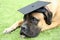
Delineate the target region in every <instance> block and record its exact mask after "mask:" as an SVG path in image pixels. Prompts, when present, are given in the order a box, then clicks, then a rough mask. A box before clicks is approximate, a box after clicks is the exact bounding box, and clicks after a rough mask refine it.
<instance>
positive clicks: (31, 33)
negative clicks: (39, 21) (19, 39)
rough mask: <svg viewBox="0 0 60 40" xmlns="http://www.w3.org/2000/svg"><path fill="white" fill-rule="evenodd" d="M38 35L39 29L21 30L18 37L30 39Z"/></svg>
mask: <svg viewBox="0 0 60 40" xmlns="http://www.w3.org/2000/svg"><path fill="white" fill-rule="evenodd" d="M39 33H40V29H36V30H34V29H33V30H32V31H28V30H26V31H24V30H22V31H21V32H20V35H21V36H23V37H28V38H31V37H36V36H37V35H38V34H39Z"/></svg>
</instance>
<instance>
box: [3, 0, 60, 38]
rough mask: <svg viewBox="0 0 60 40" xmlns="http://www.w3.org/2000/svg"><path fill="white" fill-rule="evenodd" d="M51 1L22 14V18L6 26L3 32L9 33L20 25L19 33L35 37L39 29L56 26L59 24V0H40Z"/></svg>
mask: <svg viewBox="0 0 60 40" xmlns="http://www.w3.org/2000/svg"><path fill="white" fill-rule="evenodd" d="M40 1H46V2H51V3H50V4H49V5H47V6H45V7H41V8H40V9H37V10H35V11H34V12H31V13H30V14H26V15H24V18H23V20H19V21H17V22H16V23H14V24H13V25H12V26H11V27H9V28H6V29H5V30H4V31H3V33H10V32H11V31H13V30H15V29H16V28H18V27H20V28H21V31H20V35H23V36H26V37H36V36H37V35H38V34H39V33H40V32H41V31H44V30H48V29H51V28H55V27H58V26H59V25H60V0H40Z"/></svg>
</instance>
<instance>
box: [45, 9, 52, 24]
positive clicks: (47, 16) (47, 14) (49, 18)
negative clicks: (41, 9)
mask: <svg viewBox="0 0 60 40" xmlns="http://www.w3.org/2000/svg"><path fill="white" fill-rule="evenodd" d="M44 15H45V17H44V19H45V22H46V23H47V24H48V25H50V24H51V22H52V12H50V11H48V10H47V11H45V13H44Z"/></svg>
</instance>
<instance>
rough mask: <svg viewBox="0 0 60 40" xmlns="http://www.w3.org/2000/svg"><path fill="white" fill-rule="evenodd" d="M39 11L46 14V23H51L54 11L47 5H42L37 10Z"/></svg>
mask: <svg viewBox="0 0 60 40" xmlns="http://www.w3.org/2000/svg"><path fill="white" fill-rule="evenodd" d="M36 11H37V12H40V13H43V15H44V20H45V22H46V24H48V25H50V24H51V22H52V21H51V20H52V12H51V11H49V10H48V9H46V8H45V7H42V8H40V9H37V10H36Z"/></svg>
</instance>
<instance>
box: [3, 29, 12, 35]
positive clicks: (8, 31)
mask: <svg viewBox="0 0 60 40" xmlns="http://www.w3.org/2000/svg"><path fill="white" fill-rule="evenodd" d="M11 30H12V29H11V28H6V29H5V30H4V31H3V33H4V34H7V33H10V32H11Z"/></svg>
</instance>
